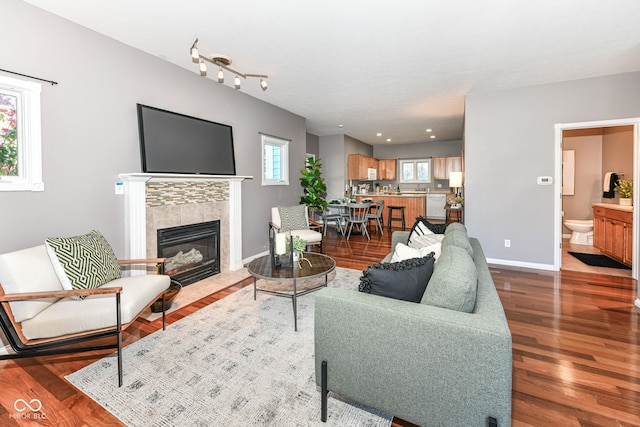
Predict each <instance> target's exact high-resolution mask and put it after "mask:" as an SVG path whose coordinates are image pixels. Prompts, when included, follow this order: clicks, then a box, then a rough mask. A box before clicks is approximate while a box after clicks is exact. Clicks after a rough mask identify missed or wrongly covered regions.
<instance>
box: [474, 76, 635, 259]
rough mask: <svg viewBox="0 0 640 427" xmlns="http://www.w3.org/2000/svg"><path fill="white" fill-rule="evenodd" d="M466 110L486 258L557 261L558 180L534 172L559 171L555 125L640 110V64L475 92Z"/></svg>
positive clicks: (477, 221)
mask: <svg viewBox="0 0 640 427" xmlns="http://www.w3.org/2000/svg"><path fill="white" fill-rule="evenodd" d="M465 111H466V113H465V167H466V171H465V172H466V175H465V223H466V225H467V228H468V230H469V233H470V234H471V235H473V236H475V237H478V238H479V239H480V241H481V242H482V244H483V247H484V250H485V252H486V255H487V257H488V258H493V259H497V260H500V259H502V260H509V261H514V262H522V263H539V264H545V265H553V261H554V260H553V253H554V246H553V245H554V236H553V230H554V214H555V212H554V187H553V186H540V185H537V184H536V177H538V176H542V175H549V176H554V171H555V168H554V156H555V148H554V145H555V144H554V141H555V133H554V125H555V124H556V123H573V122H584V121H596V120H609V119H619V118H629V117H638V116H640V72H635V73H627V74H619V75H613V76H606V77H599V78H593V79H583V80H575V81H569V82H562V83H555V84H548V85H542V86H534V87H526V88H520V89H514V90H509V91H503V92H498V93H490V94H470V95H468V96H467V98H466V105H465ZM636 155H637V153H636ZM554 179H560V177H554ZM505 239H510V240H511V248H505V247H504V240H505Z"/></svg>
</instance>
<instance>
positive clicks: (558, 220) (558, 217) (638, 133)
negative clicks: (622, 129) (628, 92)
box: [553, 117, 640, 307]
mask: <svg viewBox="0 0 640 427" xmlns="http://www.w3.org/2000/svg"><path fill="white" fill-rule="evenodd" d="M612 126H633V181H634V182H640V181H639V179H640V171H639V170H638V168H639V167H640V165H639V163H640V162H639V161H638V157H639V152H638V141H639V140H640V117H634V118H629V119H615V120H600V121H593V122H579V123H557V124H556V125H555V135H556V138H555V139H556V141H555V176H556V182H555V187H554V188H555V190H554V191H555V194H556V198H555V202H554V206H555V221H554V224H555V225H554V232H553V235H554V242H555V244H554V247H555V249H554V256H553V259H554V270H556V271H557V270H560V266H561V264H562V246H561V245H562V132H563V131H564V130H568V129H586V128H602V127H612ZM638 200H640V197H639V196H638V191H634V192H633V205H634V206H636V207H638V206H640V204H639V203H638ZM637 224H638V209H634V210H633V260H632V270H631V277H633V278H634V279H636V281H637V280H638V267H639V265H638V258H639V257H638V250H639V248H640V246H639V244H640V239H639V237H638V236H640V227H639V226H638V225H637ZM636 283H637V282H636ZM636 294H637V297H636V301H635V305H636V306H638V307H640V288H638V289H636Z"/></svg>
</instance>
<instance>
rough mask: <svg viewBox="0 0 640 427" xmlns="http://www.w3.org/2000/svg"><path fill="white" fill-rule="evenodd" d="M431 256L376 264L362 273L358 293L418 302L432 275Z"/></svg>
mask: <svg viewBox="0 0 640 427" xmlns="http://www.w3.org/2000/svg"><path fill="white" fill-rule="evenodd" d="M434 261H435V260H434V258H433V254H432V253H430V254H428V255H427V256H425V257H422V258H411V259H407V260H404V261H400V262H392V263H378V264H374V265H372V266H370V267H369V268H368V269H366V270H365V271H363V272H362V277H361V278H360V286H359V288H358V289H359V290H360V292H365V293H370V294H373V295H379V296H383V297H388V298H395V299H400V300H404V301H411V302H420V299H421V298H422V294H423V293H424V289H425V288H426V287H427V284H428V283H429V278H430V277H431V274H432V273H433V263H434Z"/></svg>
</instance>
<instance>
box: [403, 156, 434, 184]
mask: <svg viewBox="0 0 640 427" xmlns="http://www.w3.org/2000/svg"><path fill="white" fill-rule="evenodd" d="M399 162H400V182H401V183H414V184H421V183H425V184H428V183H430V182H431V175H432V174H431V159H430V158H429V159H400V160H399Z"/></svg>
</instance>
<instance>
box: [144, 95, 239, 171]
mask: <svg viewBox="0 0 640 427" xmlns="http://www.w3.org/2000/svg"><path fill="white" fill-rule="evenodd" d="M137 106H138V132H139V135H140V154H141V158H142V171H143V172H145V173H179V174H205V175H235V174H236V162H235V156H234V152H233V129H232V128H231V126H227V125H223V124H220V123H215V122H210V121H208V120H203V119H199V118H197V117H190V116H185V115H184V114H178V113H173V112H171V111H166V110H161V109H160V108H155V107H149V106H147V105H142V104H137Z"/></svg>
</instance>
